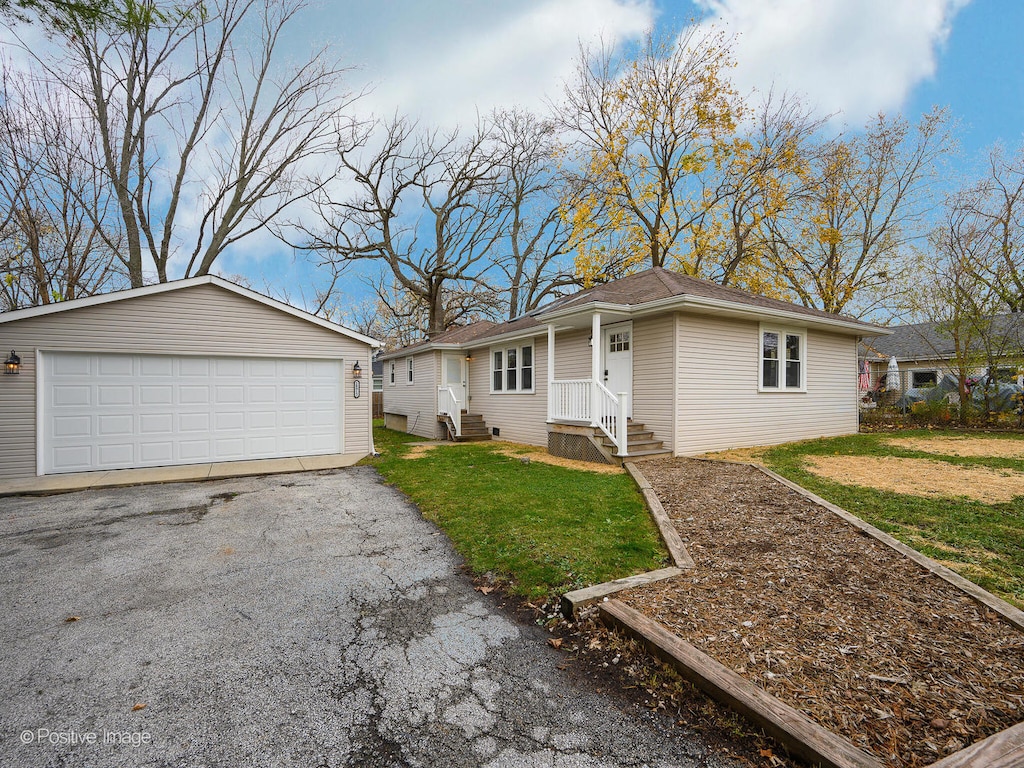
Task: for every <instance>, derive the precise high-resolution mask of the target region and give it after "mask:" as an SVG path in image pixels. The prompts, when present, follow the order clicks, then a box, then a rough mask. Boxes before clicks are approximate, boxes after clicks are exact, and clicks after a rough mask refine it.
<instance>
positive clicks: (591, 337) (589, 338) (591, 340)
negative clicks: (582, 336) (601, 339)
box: [587, 334, 594, 347]
mask: <svg viewBox="0 0 1024 768" xmlns="http://www.w3.org/2000/svg"><path fill="white" fill-rule="evenodd" d="M587 346H588V347H592V346H594V334H590V335H589V336H587Z"/></svg>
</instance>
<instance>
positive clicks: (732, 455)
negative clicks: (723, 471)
mask: <svg viewBox="0 0 1024 768" xmlns="http://www.w3.org/2000/svg"><path fill="white" fill-rule="evenodd" d="M768 450H770V449H769V448H767V447H764V446H760V447H757V448H731V449H729V450H728V451H716V452H715V453H705V454H703V455H701V456H700V457H699V458H702V459H715V460H716V461H740V462H743V463H744V464H760V465H761V466H764V454H765V451H768Z"/></svg>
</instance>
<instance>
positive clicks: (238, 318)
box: [0, 285, 371, 479]
mask: <svg viewBox="0 0 1024 768" xmlns="http://www.w3.org/2000/svg"><path fill="white" fill-rule="evenodd" d="M0 347H2V348H3V349H4V350H5V352H4V357H6V354H7V352H9V351H10V350H11V349H15V350H17V352H18V354H19V355H20V356H21V360H22V372H21V374H20V375H19V376H17V377H15V376H6V377H0V418H2V420H3V424H4V447H3V450H2V451H0V478H4V479H13V478H17V477H28V476H33V475H35V474H36V427H35V421H36V419H35V414H36V388H35V382H36V360H35V353H36V350H43V351H44V352H45V351H83V352H131V353H137V354H179V353H185V354H201V355H255V356H263V357H296V358H303V357H305V358H309V357H313V358H316V357H319V358H333V359H337V358H343V359H344V361H345V382H344V396H345V403H344V414H343V418H344V428H345V435H344V451H345V452H346V453H360V454H366V453H368V452H369V450H370V401H371V398H370V392H369V390H370V386H369V382H368V381H365V380H364V381H363V385H362V386H363V395H362V396H361V397H360V398H359V399H358V400H357V399H355V398H354V397H353V387H352V365H353V364H354V363H355V362H356V360H358V361H359V364H360V366H361V367H362V369H363V370H364V371H369V370H370V348H369V347H368V346H367V345H366V344H364V343H362V342H359V341H356V340H354V339H349V338H347V337H345V336H341V335H339V334H337V333H334V332H332V331H330V330H328V329H326V328H321V327H319V326H317V325H314V324H312V323H309V322H306V321H304V320H302V319H301V318H297V317H293V316H291V315H288V314H286V313H284V312H280V311H278V310H275V309H273V308H272V307H268V306H266V305H264V304H261V303H259V302H257V301H253V300H252V299H248V298H245V297H244V296H239V295H238V294H236V293H232V292H231V291H228V290H225V289H223V288H220V287H218V286H215V285H198V286H192V287H189V288H182V289H180V290H172V291H167V292H165V293H158V294H154V295H150V296H142V297H136V298H132V299H124V300H121V301H114V302H110V303H106V304H100V305H97V306H92V307H83V308H81V309H75V310H70V311H67V312H58V313H55V314H51V315H42V316H39V317H32V318H26V319H24V320H16V321H13V322H10V323H4V324H0Z"/></svg>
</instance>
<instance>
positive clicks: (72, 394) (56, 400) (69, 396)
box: [51, 384, 92, 408]
mask: <svg viewBox="0 0 1024 768" xmlns="http://www.w3.org/2000/svg"><path fill="white" fill-rule="evenodd" d="M51 390H52V392H53V398H52V403H53V405H54V406H56V407H58V408H63V407H65V406H72V407H73V406H83V405H84V406H88V405H91V404H92V387H90V386H89V385H88V384H80V385H74V384H55V385H54V386H53V387H52V388H51Z"/></svg>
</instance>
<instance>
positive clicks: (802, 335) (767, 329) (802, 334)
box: [757, 323, 808, 394]
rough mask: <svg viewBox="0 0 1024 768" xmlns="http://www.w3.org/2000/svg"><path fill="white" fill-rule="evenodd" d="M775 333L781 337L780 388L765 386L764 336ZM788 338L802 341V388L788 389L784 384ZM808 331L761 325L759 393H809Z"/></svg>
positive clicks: (758, 366) (758, 346)
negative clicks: (791, 337)
mask: <svg viewBox="0 0 1024 768" xmlns="http://www.w3.org/2000/svg"><path fill="white" fill-rule="evenodd" d="M766 333H775V334H778V336H779V342H778V343H779V346H778V352H779V357H778V359H777V362H778V370H777V373H778V381H779V386H775V387H766V386H765V385H764V335H765V334H766ZM786 336H796V337H798V338H799V339H800V359H799V361H798V362H799V363H800V386H798V387H787V386H785V385H784V384H783V382H784V381H785V380H786V357H785V355H786ZM807 363H808V361H807V329H806V328H793V327H787V326H783V325H772V324H765V323H761V324H759V325H758V328H757V391H758V392H763V393H766V394H787V393H788V394H800V393H806V392H807Z"/></svg>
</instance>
